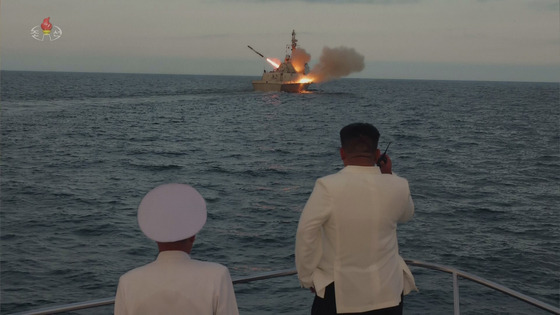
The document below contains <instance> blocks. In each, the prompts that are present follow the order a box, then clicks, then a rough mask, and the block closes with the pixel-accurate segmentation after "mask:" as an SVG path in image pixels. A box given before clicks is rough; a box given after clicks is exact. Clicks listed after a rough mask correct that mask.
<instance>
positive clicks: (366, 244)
mask: <svg viewBox="0 0 560 315" xmlns="http://www.w3.org/2000/svg"><path fill="white" fill-rule="evenodd" d="M413 214H414V204H413V202H412V198H411V196H410V190H409V187H408V181H407V180H406V179H404V178H401V177H398V176H396V175H391V174H381V171H380V170H379V168H378V167H375V166H370V167H368V166H347V167H345V168H344V169H342V170H341V171H339V172H338V173H336V174H332V175H329V176H326V177H323V178H320V179H318V180H317V182H316V183H315V187H314V189H313V192H312V193H311V196H310V197H309V200H308V201H307V204H306V205H305V208H304V209H303V212H302V214H301V218H300V221H299V224H298V229H297V234H296V252H295V255H296V269H297V272H298V278H299V279H300V282H301V285H302V286H303V287H305V288H309V287H314V288H315V290H316V292H317V295H318V296H320V297H324V292H325V287H326V286H327V285H329V284H330V283H331V282H333V281H334V283H335V297H336V307H337V311H338V312H340V313H357V312H365V311H370V310H375V309H381V308H386V307H392V306H395V305H398V304H399V302H400V299H401V293H402V292H404V294H408V293H409V292H410V290H411V289H416V286H415V284H414V278H413V277H412V273H411V272H410V270H409V269H408V267H407V265H406V263H405V262H404V260H403V259H402V258H401V256H400V255H399V248H398V241H397V223H401V222H405V221H408V220H410V219H411V218H412V216H413Z"/></svg>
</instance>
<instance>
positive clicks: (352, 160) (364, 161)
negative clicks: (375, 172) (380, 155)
mask: <svg viewBox="0 0 560 315" xmlns="http://www.w3.org/2000/svg"><path fill="white" fill-rule="evenodd" d="M343 162H344V166H350V165H353V166H375V160H374V159H373V157H371V156H353V157H348V158H346V159H345V160H344V161H343Z"/></svg>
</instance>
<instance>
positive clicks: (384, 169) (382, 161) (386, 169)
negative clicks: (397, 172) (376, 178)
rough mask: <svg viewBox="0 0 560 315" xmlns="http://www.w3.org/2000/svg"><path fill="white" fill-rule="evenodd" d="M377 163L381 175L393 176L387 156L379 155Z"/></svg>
mask: <svg viewBox="0 0 560 315" xmlns="http://www.w3.org/2000/svg"><path fill="white" fill-rule="evenodd" d="M377 163H378V165H379V169H380V170H381V173H382V174H393V171H392V168H393V163H392V162H391V158H390V157H389V156H388V155H387V154H383V155H381V157H380V158H379V160H378V161H377Z"/></svg>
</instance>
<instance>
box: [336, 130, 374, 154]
mask: <svg viewBox="0 0 560 315" xmlns="http://www.w3.org/2000/svg"><path fill="white" fill-rule="evenodd" d="M378 143H379V131H378V130H377V128H375V127H374V126H373V125H372V124H368V123H353V124H350V125H347V126H345V127H344V128H342V129H340V145H341V146H342V149H344V151H346V152H348V153H374V152H375V150H376V149H377V145H378Z"/></svg>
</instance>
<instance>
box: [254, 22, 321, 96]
mask: <svg viewBox="0 0 560 315" xmlns="http://www.w3.org/2000/svg"><path fill="white" fill-rule="evenodd" d="M247 47H249V48H250V49H251V50H252V51H254V52H255V53H257V54H258V55H259V56H261V57H262V58H265V59H266V61H268V62H269V63H270V64H271V65H272V66H273V67H274V69H273V70H271V71H268V72H267V71H266V70H264V73H263V75H262V78H261V79H260V80H255V81H252V83H253V89H254V90H255V91H264V92H280V91H282V92H292V93H300V92H303V91H307V88H308V87H309V85H310V84H311V83H313V81H312V80H311V79H310V78H308V77H306V72H307V69H308V67H307V64H305V67H304V68H303V69H297V68H296V67H294V64H293V63H292V56H293V55H294V51H295V50H296V48H297V39H296V32H295V30H293V31H292V45H291V50H290V51H288V49H286V50H287V51H286V57H285V58H284V61H283V62H282V63H281V64H277V63H275V62H274V61H272V60H271V59H270V58H266V57H265V56H264V55H263V54H261V53H259V52H258V51H256V50H255V49H253V47H251V46H249V45H247Z"/></svg>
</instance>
